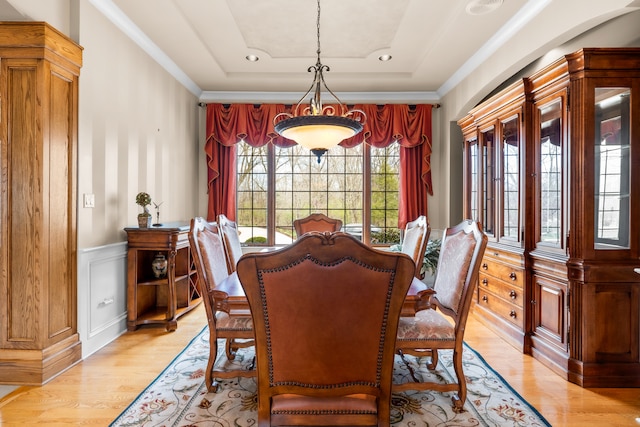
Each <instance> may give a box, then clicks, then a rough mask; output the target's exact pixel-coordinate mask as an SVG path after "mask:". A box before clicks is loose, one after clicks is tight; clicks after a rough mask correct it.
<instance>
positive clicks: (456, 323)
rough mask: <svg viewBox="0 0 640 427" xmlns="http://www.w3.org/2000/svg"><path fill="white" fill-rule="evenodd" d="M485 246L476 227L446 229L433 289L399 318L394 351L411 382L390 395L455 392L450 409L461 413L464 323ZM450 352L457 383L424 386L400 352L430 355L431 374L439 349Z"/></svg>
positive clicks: (396, 386)
mask: <svg viewBox="0 0 640 427" xmlns="http://www.w3.org/2000/svg"><path fill="white" fill-rule="evenodd" d="M486 246H487V236H486V235H485V234H484V233H483V232H482V231H481V229H480V225H479V224H478V223H476V222H473V221H468V220H467V221H463V222H462V223H460V224H458V225H456V226H455V227H451V228H447V229H446V230H445V232H444V235H443V237H442V246H441V249H440V261H439V262H438V272H437V274H436V279H435V283H434V288H433V289H427V290H426V291H423V292H424V296H425V298H426V301H424V302H423V303H422V304H419V306H420V307H419V308H421V309H420V310H419V311H418V312H416V314H415V316H407V317H402V318H401V319H400V323H399V326H398V336H397V340H396V348H397V350H398V352H399V353H400V354H401V355H402V356H403V359H404V361H405V363H406V365H407V367H408V368H409V371H410V373H411V375H412V377H413V378H412V379H413V381H409V382H405V383H401V384H397V383H394V385H393V390H394V391H404V390H436V391H455V392H456V393H455V394H454V395H453V396H452V397H451V399H452V402H453V409H454V411H456V412H462V411H463V410H464V409H463V408H464V402H465V400H466V396H467V383H466V381H465V376H464V371H463V368H462V345H463V338H464V330H465V325H466V323H467V316H468V314H469V308H470V306H471V300H472V297H473V294H474V290H475V286H476V283H477V281H478V270H479V268H480V262H481V260H482V256H483V255H484V250H485V248H486ZM441 349H449V350H453V367H454V370H455V373H456V378H457V382H455V383H451V384H443V383H441V382H423V381H421V380H420V379H419V378H417V376H416V374H415V372H414V370H413V369H412V368H411V365H410V364H409V363H408V361H407V360H406V358H404V354H412V355H415V356H420V357H421V356H429V357H431V363H430V364H428V365H427V367H428V368H429V369H430V370H433V369H435V368H436V366H437V364H438V351H439V350H441Z"/></svg>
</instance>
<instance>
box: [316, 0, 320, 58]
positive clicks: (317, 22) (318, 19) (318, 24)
mask: <svg viewBox="0 0 640 427" xmlns="http://www.w3.org/2000/svg"><path fill="white" fill-rule="evenodd" d="M316 34H317V38H318V50H317V51H316V53H317V54H318V64H319V63H320V0H318V18H317V21H316Z"/></svg>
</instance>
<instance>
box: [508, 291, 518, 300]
mask: <svg viewBox="0 0 640 427" xmlns="http://www.w3.org/2000/svg"><path fill="white" fill-rule="evenodd" d="M509 296H510V297H511V299H516V297H517V296H518V294H517V293H516V291H511V292H509Z"/></svg>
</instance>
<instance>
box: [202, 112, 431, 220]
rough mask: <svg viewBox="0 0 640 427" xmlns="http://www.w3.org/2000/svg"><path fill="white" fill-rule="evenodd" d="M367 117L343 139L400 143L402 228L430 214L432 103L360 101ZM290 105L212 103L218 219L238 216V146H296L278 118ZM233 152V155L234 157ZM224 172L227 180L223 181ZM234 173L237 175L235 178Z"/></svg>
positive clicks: (212, 203)
mask: <svg viewBox="0 0 640 427" xmlns="http://www.w3.org/2000/svg"><path fill="white" fill-rule="evenodd" d="M349 107H350V108H355V109H359V110H362V111H364V112H365V114H366V115H367V121H366V123H365V124H364V129H363V131H362V132H360V133H359V134H358V135H356V136H354V137H353V138H350V139H346V140H344V141H342V142H341V143H340V145H341V146H343V147H346V148H349V147H354V146H356V145H358V144H361V143H363V142H364V143H367V144H370V145H371V146H373V147H377V148H382V147H386V146H387V145H389V144H392V143H394V142H397V143H398V144H400V146H401V149H400V174H401V177H400V206H399V218H398V227H399V228H404V226H405V224H406V223H407V222H409V221H412V220H414V219H415V218H417V217H418V216H419V215H427V194H433V190H432V183H431V129H432V128H431V107H432V106H431V105H430V104H419V105H413V106H410V105H404V104H387V105H375V104H355V105H350V106H349ZM290 111H291V107H290V106H286V105H284V104H261V105H252V104H229V105H225V104H208V105H207V124H206V126H207V128H206V132H207V133H206V135H207V140H206V143H205V152H206V155H207V166H208V190H209V210H208V213H207V217H208V219H209V220H210V221H212V220H215V218H216V217H217V215H218V214H220V213H223V214H225V215H226V216H227V217H229V218H231V219H235V210H236V209H235V208H236V206H235V149H233V150H230V148H235V147H234V146H235V144H236V143H238V142H239V141H242V140H244V142H246V143H248V144H249V145H252V146H254V147H261V146H263V145H266V144H269V143H271V144H274V145H276V146H278V147H290V146H292V145H295V142H294V141H291V140H289V139H286V138H283V137H281V136H280V135H278V134H276V132H275V131H274V129H273V118H274V117H275V116H276V115H277V114H279V113H282V112H290ZM231 156H233V157H232V158H231ZM221 175H224V179H218V178H219V177H220V176H221ZM231 175H232V176H231Z"/></svg>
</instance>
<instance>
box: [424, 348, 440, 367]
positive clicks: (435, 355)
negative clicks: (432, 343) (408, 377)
mask: <svg viewBox="0 0 640 427" xmlns="http://www.w3.org/2000/svg"><path fill="white" fill-rule="evenodd" d="M436 366H438V350H437V349H431V363H429V364H428V365H427V368H429V370H430V371H433V370H434V369H436Z"/></svg>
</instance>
